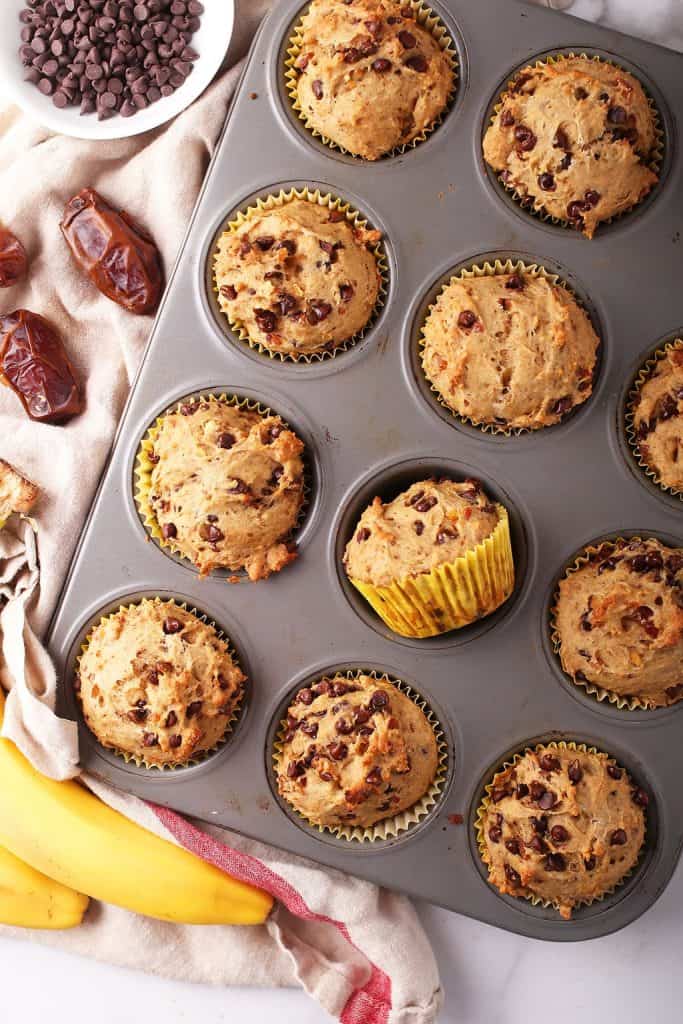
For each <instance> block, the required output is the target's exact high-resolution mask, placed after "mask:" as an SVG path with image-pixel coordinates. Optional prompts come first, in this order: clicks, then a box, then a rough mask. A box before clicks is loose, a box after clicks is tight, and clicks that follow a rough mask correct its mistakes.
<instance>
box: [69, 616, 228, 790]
mask: <svg viewBox="0 0 683 1024" xmlns="http://www.w3.org/2000/svg"><path fill="white" fill-rule="evenodd" d="M143 601H153V603H154V604H174V605H175V606H176V607H177V608H180V609H182V611H185V612H189V613H190V615H194V617H195V618H196V619H199V621H200V622H203V623H204V624H205V625H207V626H210V627H211V628H212V629H213V630H214V632H215V633H216V636H217V637H218V639H219V640H222V641H223V643H224V644H225V645H226V648H227V652H228V654H229V655H230V657H231V658H232V660H233V661H234V663H235V665H236V666H237V667H238V668H239V669H240V670H242V666H241V664H240V660H239V657H238V655H237V652H236V651H235V648H234V647H233V645H232V643H231V641H230V637H229V636H228V635H227V634H226V633H225V632H224V631H223V630H222V629H221V628H220V626H218V625H216V623H215V622H214V620H213V619H210V618H209V617H208V615H205V614H204V612H200V611H199V610H198V609H197V608H193V607H191V606H190V605H188V603H187V601H176V600H175V599H174V598H165V599H162V598H160V597H154V598H141V599H140V600H139V601H131V603H130V604H125V605H124V604H121V605H119V607H118V608H117V609H116V611H113V612H109V613H108V614H107V615H103V616H101V618H99V619H98V620H97V622H95V623H94V624H93V625H92V626H91V627H90V629H89V630H88V633H87V635H86V637H85V640H84V641H83V643H82V644H81V650H80V654H79V655H78V657H77V659H76V674H77V675H78V674H80V665H81V659H82V658H83V655H84V654H85V652H86V650H87V648H88V644H89V643H90V640H91V638H92V635H93V633H94V631H95V630H96V629H97V627H98V626H101V625H102V623H103V622H106V621H107V619H112V618H114V616H115V615H118V614H119V613H120V612H124V611H130V610H131V609H132V608H135V607H136V606H137V605H140V604H142V603H143ZM243 674H244V673H243ZM247 684H248V679H246V680H245V681H244V682H243V683H242V689H241V691H240V693H239V695H238V697H237V700H236V701H235V704H234V707H233V708H232V710H231V712H230V714H229V715H226V717H225V732H224V733H223V736H222V737H221V739H220V740H219V741H218V743H216V744H214V746H213V747H211V748H210V749H209V750H202V751H201V752H200V753H199V754H197V755H196V756H194V757H191V758H190V759H189V760H188V761H175V762H171V763H169V764H154V763H152V762H150V761H146V760H145V758H144V757H140V756H138V755H136V754H131V753H130V752H129V751H127V750H121V749H120V748H119V747H109V746H107V745H106V744H105V743H103V742H102V740H101V739H100V737H99V736H97V735H96V734H95V733H94V732H93V731H92V729H90V726H87V728H88V729H89V731H90V732H91V733H92V735H93V736H95V739H96V740H97V742H98V743H99V744H101V746H102V747H104V749H105V750H109V751H111V753H112V754H115V755H116V756H117V757H120V758H121V759H122V760H123V761H124V762H125V763H126V764H134V765H135V767H136V768H146V769H147V770H149V771H158V772H174V771H177V770H178V769H179V768H193V767H194V766H195V765H198V764H202V763H203V762H204V761H206V760H207V759H208V758H209V757H212V756H213V755H214V754H215V753H217V752H218V751H219V750H222V748H223V747H224V746H225V744H226V743H227V742H228V740H229V739H230V736H231V734H232V732H233V731H234V729H235V725H236V724H237V722H238V720H239V718H240V716H241V714H242V710H243V707H244V698H245V695H246V691H245V687H246V685H247ZM76 700H77V702H78V706H79V708H80V710H81V714H83V706H82V703H81V698H80V694H79V693H78V692H76ZM83 721H84V723H85V716H84V717H83ZM85 724H86V725H87V723H85Z"/></svg>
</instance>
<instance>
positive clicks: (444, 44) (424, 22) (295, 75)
mask: <svg viewBox="0 0 683 1024" xmlns="http://www.w3.org/2000/svg"><path fill="white" fill-rule="evenodd" d="M404 6H405V7H410V8H411V9H412V11H413V14H414V17H415V20H416V22H417V23H418V24H419V25H421V26H422V28H425V29H427V30H428V31H429V32H430V34H431V35H432V36H433V37H434V39H435V40H436V42H437V43H438V44H439V47H440V48H441V50H443V52H444V53H445V54H446V56H447V58H448V60H449V63H450V66H451V71H452V75H453V78H452V82H453V85H452V89H451V92H450V93H449V95H448V98H447V100H446V105H445V107H444V109H443V110H442V111H441V113H440V114H439V116H438V117H437V118H436V119H435V120H434V121H433V122H432V123H431V124H430V125H429V127H427V128H425V129H424V130H423V131H422V132H420V134H419V135H418V136H416V138H414V139H413V140H412V141H411V142H407V143H404V144H403V145H401V146H395V147H394V149H392V150H389V152H388V153H384V154H383V156H382V157H381V158H380V159H382V160H386V159H388V158H390V157H395V156H400V155H401V154H403V153H405V152H406V151H408V150H410V149H414V148H415V147H416V146H419V144H420V143H421V142H424V141H425V139H427V138H429V136H430V135H431V134H432V132H434V131H435V130H436V129H437V128H438V127H439V125H440V124H443V121H444V118H445V117H446V116H447V114H448V112H449V111H450V110H451V108H452V106H453V103H454V101H455V97H456V93H457V90H458V55H457V51H456V48H455V43H454V41H453V39H452V37H451V35H450V34H449V31H448V29H447V28H446V26H445V24H444V23H443V21H442V20H441V18H439V16H438V15H437V14H436V13H435V12H434V11H433V10H432V8H431V7H428V6H427V4H425V3H422V0H407V2H406V3H405V4H404ZM304 13H305V12H304ZM304 13H301V14H300V16H299V18H297V21H296V24H295V26H294V29H293V31H292V34H291V36H290V38H289V40H288V43H287V48H286V57H285V60H284V77H285V90H286V93H287V97H288V99H289V103H290V105H291V109H292V111H293V113H294V115H295V117H296V118H297V119H298V120H299V121H300V122H301V124H302V125H303V126H304V128H305V129H306V130H307V131H308V132H310V134H311V135H312V136H313V138H315V139H317V140H318V141H319V142H321V143H322V144H323V145H324V146H327V147H328V149H331V150H334V151H336V152H338V153H342V154H343V155H345V156H352V157H354V159H356V160H363V157H360V156H358V155H357V154H355V153H351V152H350V151H349V150H348V149H345V148H344V146H341V145H340V144H339V143H338V142H334V141H333V140H332V139H330V138H328V136H327V135H324V134H323V133H322V132H320V131H319V130H318V129H317V128H315V127H314V126H313V125H312V124H311V123H310V122H309V120H308V118H307V117H306V112H305V111H304V110H302V108H301V105H300V103H299V97H298V94H297V83H298V81H299V71H298V70H297V67H296V61H297V59H298V58H299V56H300V55H301V47H302V45H303V17H304ZM363 162H368V161H363Z"/></svg>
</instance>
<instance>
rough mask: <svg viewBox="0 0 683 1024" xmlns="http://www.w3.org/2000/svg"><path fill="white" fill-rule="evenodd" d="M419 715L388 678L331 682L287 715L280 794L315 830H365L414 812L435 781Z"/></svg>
mask: <svg viewBox="0 0 683 1024" xmlns="http://www.w3.org/2000/svg"><path fill="white" fill-rule="evenodd" d="M437 763H438V754H437V746H436V738H435V736H434V732H433V730H432V728H431V726H430V724H429V722H428V721H427V719H426V717H425V715H424V712H423V711H422V710H421V709H420V708H419V707H418V706H417V704H415V703H414V702H413V701H412V700H411V699H410V698H409V697H407V696H406V695H405V694H403V693H401V691H400V690H398V689H397V688H396V687H395V686H393V685H392V683H390V682H389V680H388V679H373V678H372V677H371V676H366V675H360V676H358V677H356V678H354V679H347V678H346V676H343V675H336V676H334V677H331V678H329V679H322V680H321V681H320V682H318V683H316V684H315V685H314V686H311V687H306V688H304V689H302V690H299V693H298V694H297V695H296V697H295V698H294V700H293V701H292V703H291V704H290V706H289V708H288V711H287V732H286V735H285V740H284V743H283V748H282V755H281V758H280V761H279V765H278V769H279V774H278V789H279V792H280V794H281V795H282V796H283V797H284V798H285V800H287V801H288V802H289V803H290V804H291V805H292V807H294V808H295V809H296V810H297V811H298V812H299V813H300V814H302V815H303V816H304V818H306V819H307V820H308V821H310V822H311V823H312V824H315V825H326V826H328V827H331V828H334V827H336V826H345V825H349V826H352V827H355V826H358V827H360V828H370V827H371V826H372V825H374V824H376V823H377V822H378V821H381V820H382V819H383V818H393V817H394V816H395V815H397V814H400V812H401V811H404V810H406V809H407V808H408V807H412V806H413V804H415V803H416V802H417V801H418V800H419V799H420V798H421V797H422V796H424V794H425V793H426V792H427V790H428V789H429V787H430V786H431V784H432V782H433V781H434V777H435V775H436V769H437Z"/></svg>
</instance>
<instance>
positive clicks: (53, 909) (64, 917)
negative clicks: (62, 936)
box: [0, 846, 88, 928]
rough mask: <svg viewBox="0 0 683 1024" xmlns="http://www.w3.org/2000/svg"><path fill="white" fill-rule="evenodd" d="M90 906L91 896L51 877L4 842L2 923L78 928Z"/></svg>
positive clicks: (0, 897)
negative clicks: (16, 855) (30, 865)
mask: <svg viewBox="0 0 683 1024" xmlns="http://www.w3.org/2000/svg"><path fill="white" fill-rule="evenodd" d="M87 908H88V897H87V896H83V895H82V894H81V893H80V892H74V890H73V889H68V888H67V887H66V886H64V885H60V884H59V882H55V881H53V880H52V879H51V878H47V877H46V876H45V875H42V874H41V873H40V871H36V870H35V869H34V868H32V867H29V865H28V864H24V862H23V861H22V860H19V858H18V857H15V856H14V854H12V853H10V852H9V850H5V849H3V847H1V846H0V924H11V925H15V926H16V927H19V928H75V927H76V925H79V924H80V923H81V921H82V920H83V915H84V914H85V912H86V910H87Z"/></svg>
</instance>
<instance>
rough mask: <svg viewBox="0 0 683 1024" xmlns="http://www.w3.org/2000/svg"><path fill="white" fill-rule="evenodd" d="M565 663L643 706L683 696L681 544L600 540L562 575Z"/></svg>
mask: <svg viewBox="0 0 683 1024" xmlns="http://www.w3.org/2000/svg"><path fill="white" fill-rule="evenodd" d="M554 618H555V633H556V637H557V640H558V644H559V655H560V659H561V661H562V667H563V669H564V670H565V672H567V673H568V675H570V676H571V677H572V678H573V679H574V681H575V682H582V683H587V682H588V683H592V684H593V685H594V686H597V687H600V688H601V689H603V690H606V691H607V692H608V694H614V695H616V696H617V697H620V698H623V699H625V700H630V701H634V702H635V703H636V704H637V705H639V706H641V707H647V708H658V707H663V706H664V705H666V704H674V703H675V702H676V701H679V700H681V699H683V549H682V548H669V547H666V546H665V545H664V544H662V543H660V541H658V540H654V539H646V540H638V539H636V540H631V541H626V540H620V541H617V542H614V543H612V542H610V543H605V544H602V545H600V547H599V548H597V549H596V550H595V551H593V552H592V553H591V554H590V557H589V560H588V562H587V563H586V564H582V565H581V566H580V567H579V568H578V569H577V570H576V571H570V572H569V573H568V574H567V575H566V576H565V577H564V579H563V580H561V582H560V587H559V596H558V599H557V605H556V608H555V612H554Z"/></svg>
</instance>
